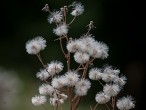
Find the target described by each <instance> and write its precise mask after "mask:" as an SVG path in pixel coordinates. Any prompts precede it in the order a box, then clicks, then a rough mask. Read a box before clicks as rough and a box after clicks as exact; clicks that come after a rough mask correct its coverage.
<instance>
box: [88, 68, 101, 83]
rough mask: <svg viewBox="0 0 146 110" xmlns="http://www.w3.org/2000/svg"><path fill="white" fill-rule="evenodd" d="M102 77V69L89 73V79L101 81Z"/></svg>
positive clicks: (92, 70) (93, 69)
mask: <svg viewBox="0 0 146 110" xmlns="http://www.w3.org/2000/svg"><path fill="white" fill-rule="evenodd" d="M101 76H102V73H101V70H100V69H97V68H92V69H91V70H90V71H89V78H90V79H92V80H99V79H101Z"/></svg>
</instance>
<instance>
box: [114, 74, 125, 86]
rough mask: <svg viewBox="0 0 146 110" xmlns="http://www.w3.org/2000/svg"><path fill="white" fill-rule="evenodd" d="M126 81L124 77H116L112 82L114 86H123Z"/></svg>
mask: <svg viewBox="0 0 146 110" xmlns="http://www.w3.org/2000/svg"><path fill="white" fill-rule="evenodd" d="M126 81H127V78H126V76H121V77H118V78H116V79H115V80H114V82H115V83H116V84H118V85H119V86H123V85H125V84H126Z"/></svg>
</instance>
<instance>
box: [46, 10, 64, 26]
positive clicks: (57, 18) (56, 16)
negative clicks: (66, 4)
mask: <svg viewBox="0 0 146 110" xmlns="http://www.w3.org/2000/svg"><path fill="white" fill-rule="evenodd" d="M62 19H63V15H62V12H60V11H54V12H51V15H50V16H49V17H48V22H49V23H50V24H51V23H53V22H56V23H60V22H61V20H62Z"/></svg>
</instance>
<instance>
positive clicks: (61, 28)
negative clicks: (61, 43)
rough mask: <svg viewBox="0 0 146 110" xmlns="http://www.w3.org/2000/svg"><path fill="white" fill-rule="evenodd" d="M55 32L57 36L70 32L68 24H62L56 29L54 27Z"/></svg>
mask: <svg viewBox="0 0 146 110" xmlns="http://www.w3.org/2000/svg"><path fill="white" fill-rule="evenodd" d="M53 33H55V34H56V35H57V36H62V35H66V34H67V33H68V26H67V25H66V24H62V25H60V26H58V27H57V28H56V29H53Z"/></svg>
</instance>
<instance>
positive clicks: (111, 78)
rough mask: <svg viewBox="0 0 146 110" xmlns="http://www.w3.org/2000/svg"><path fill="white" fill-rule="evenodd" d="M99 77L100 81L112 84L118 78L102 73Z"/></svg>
mask: <svg viewBox="0 0 146 110" xmlns="http://www.w3.org/2000/svg"><path fill="white" fill-rule="evenodd" d="M101 76H102V80H103V81H105V82H112V81H114V80H115V79H117V78H118V76H116V75H114V74H111V73H103V74H102V75H101Z"/></svg>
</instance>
